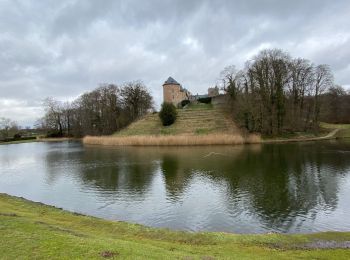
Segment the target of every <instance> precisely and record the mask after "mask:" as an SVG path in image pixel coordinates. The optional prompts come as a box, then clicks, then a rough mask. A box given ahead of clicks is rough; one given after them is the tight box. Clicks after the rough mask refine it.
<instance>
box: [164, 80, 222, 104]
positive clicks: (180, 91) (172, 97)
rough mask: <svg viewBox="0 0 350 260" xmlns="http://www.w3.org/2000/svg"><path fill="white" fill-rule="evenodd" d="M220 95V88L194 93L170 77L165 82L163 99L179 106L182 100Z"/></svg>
mask: <svg viewBox="0 0 350 260" xmlns="http://www.w3.org/2000/svg"><path fill="white" fill-rule="evenodd" d="M218 95H219V88H218V87H214V88H208V94H205V95H198V94H197V95H192V94H191V92H189V91H188V90H187V89H185V88H183V87H182V86H181V84H180V83H178V82H177V81H176V80H175V79H173V78H172V77H169V78H168V79H167V80H166V81H165V82H164V84H163V101H164V102H167V103H173V104H174V105H175V106H177V105H178V104H179V103H180V102H181V101H182V100H191V101H194V100H197V99H199V98H206V97H214V96H218Z"/></svg>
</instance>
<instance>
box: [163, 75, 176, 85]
mask: <svg viewBox="0 0 350 260" xmlns="http://www.w3.org/2000/svg"><path fill="white" fill-rule="evenodd" d="M163 85H180V83H178V82H177V81H176V80H175V79H173V78H172V77H169V78H168V79H167V80H166V81H165V82H164V84H163Z"/></svg>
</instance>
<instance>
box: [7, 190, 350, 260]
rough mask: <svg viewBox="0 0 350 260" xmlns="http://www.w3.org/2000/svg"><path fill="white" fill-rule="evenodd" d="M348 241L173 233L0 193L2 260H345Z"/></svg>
mask: <svg viewBox="0 0 350 260" xmlns="http://www.w3.org/2000/svg"><path fill="white" fill-rule="evenodd" d="M349 241H350V233H337V232H327V233H317V234H308V235H281V234H264V235H239V234H226V233H188V232H176V231H169V230H166V229H154V228H148V227H144V226H141V225H136V224H128V223H125V222H116V221H106V220H102V219H98V218H94V217H89V216H83V215H78V214H74V213H70V212H67V211H63V210H60V209H57V208H54V207H50V206H46V205H43V204H40V203H34V202H30V201H27V200H24V199H21V198H16V197H12V196H8V195H5V194H0V258H1V259H18V258H20V259H26V258H31V259H32V258H35V259H55V258H56V259H57V258H59V259H103V258H111V259H113V258H114V259H207V260H209V259H350V249H346V248H344V247H348V246H350V242H349ZM319 247H321V248H319ZM342 247H343V248H342Z"/></svg>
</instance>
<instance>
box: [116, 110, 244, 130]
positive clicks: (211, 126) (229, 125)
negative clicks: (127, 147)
mask: <svg viewBox="0 0 350 260" xmlns="http://www.w3.org/2000/svg"><path fill="white" fill-rule="evenodd" d="M177 111H178V117H177V119H176V122H175V123H174V124H173V125H171V126H167V127H165V126H163V125H162V124H161V121H160V119H159V116H158V113H155V114H149V115H146V116H145V117H144V118H142V119H140V120H138V121H136V122H134V123H132V124H131V125H129V126H128V127H127V128H125V129H123V130H121V131H119V132H117V133H115V135H118V136H130V135H203V134H239V129H238V128H237V127H236V125H235V124H234V122H233V121H232V120H231V119H230V116H229V114H228V112H227V111H226V110H225V109H224V108H222V107H214V106H212V105H207V104H197V105H192V106H190V107H188V108H185V109H178V110H177Z"/></svg>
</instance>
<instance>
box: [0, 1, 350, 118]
mask: <svg viewBox="0 0 350 260" xmlns="http://www.w3.org/2000/svg"><path fill="white" fill-rule="evenodd" d="M349 15H350V2H349V1H347V0H343V1H326V0H318V1H317V0H310V1H302V0H298V1H279V0H265V1H261V0H252V1H243V0H240V1H229V0H227V1H219V0H218V1H209V0H204V1H199V0H194V1H181V0H178V1H172V0H165V1H164V0H150V1H137V0H131V1H114V0H104V1H92V0H90V1H85V0H64V1H53V0H50V1H34V0H32V1H20V0H16V1H14V0H13V1H12V0H0V117H1V116H7V117H12V118H13V119H14V120H17V121H19V122H20V123H23V124H29V123H33V122H34V121H35V119H36V118H38V117H40V116H41V115H42V114H41V113H42V110H41V108H40V103H41V100H42V99H44V98H45V97H47V96H53V97H57V98H59V99H62V100H65V99H71V98H74V97H76V96H78V95H79V94H81V93H83V92H85V91H88V90H91V89H93V88H95V87H96V86H97V85H98V84H99V83H104V82H111V83H117V84H120V83H123V82H125V81H129V80H135V79H141V80H143V81H144V82H145V83H146V85H147V86H148V87H149V88H150V89H151V91H152V93H153V95H154V97H155V99H156V103H157V104H158V105H159V103H160V102H161V100H162V88H161V84H162V83H163V81H164V80H165V79H166V78H167V77H168V76H170V75H171V76H173V77H174V78H176V79H177V80H178V81H179V82H181V83H182V84H183V85H184V86H185V87H187V88H188V89H190V90H191V91H192V92H194V93H201V92H204V91H206V89H207V87H209V86H212V85H214V84H215V82H216V80H217V77H218V75H219V73H220V71H221V70H222V69H223V68H224V67H225V66H227V65H230V64H234V65H236V66H237V67H242V66H243V65H244V62H245V61H246V60H247V59H249V58H251V57H252V56H253V55H255V54H256V53H257V52H258V51H259V50H260V49H262V48H266V47H277V48H282V49H284V50H286V51H288V52H289V53H290V54H291V55H292V56H296V57H304V58H307V59H310V60H312V61H313V62H316V63H327V64H329V65H330V66H331V68H332V69H333V71H334V74H335V78H336V81H337V83H339V84H342V85H344V86H350V76H349V75H350V62H349V61H350V47H349V46H350V44H349V41H350V31H349V28H350V21H349V19H348V17H349Z"/></svg>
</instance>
